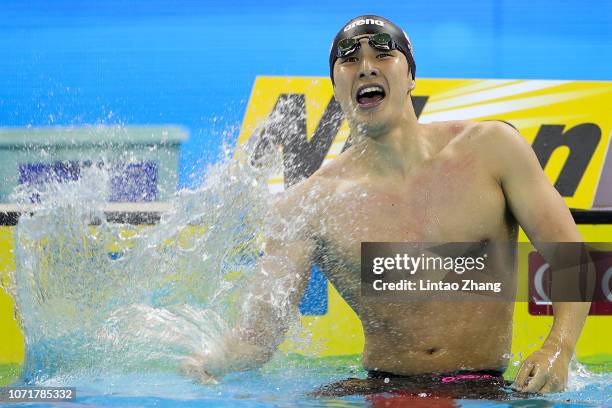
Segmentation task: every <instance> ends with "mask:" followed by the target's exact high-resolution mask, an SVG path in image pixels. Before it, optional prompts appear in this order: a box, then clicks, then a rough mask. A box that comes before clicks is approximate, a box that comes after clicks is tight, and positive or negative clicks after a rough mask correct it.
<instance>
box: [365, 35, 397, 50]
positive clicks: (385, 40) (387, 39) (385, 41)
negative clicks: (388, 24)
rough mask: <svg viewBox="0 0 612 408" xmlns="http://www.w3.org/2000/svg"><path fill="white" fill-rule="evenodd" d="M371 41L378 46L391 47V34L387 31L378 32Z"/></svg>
mask: <svg viewBox="0 0 612 408" xmlns="http://www.w3.org/2000/svg"><path fill="white" fill-rule="evenodd" d="M370 42H371V43H372V44H374V45H378V46H387V47H389V48H391V43H392V41H391V35H390V34H387V33H378V34H374V35H373V36H372V37H370Z"/></svg>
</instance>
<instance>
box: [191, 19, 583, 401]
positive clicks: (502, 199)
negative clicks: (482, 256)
mask: <svg viewBox="0 0 612 408" xmlns="http://www.w3.org/2000/svg"><path fill="white" fill-rule="evenodd" d="M329 67H330V76H331V79H332V83H333V87H334V88H333V89H334V97H335V99H336V101H337V102H338V103H339V104H340V106H341V108H342V111H343V113H344V115H345V117H346V119H347V120H348V123H349V127H350V140H351V142H352V143H351V146H350V148H348V149H347V150H346V151H344V152H343V153H342V154H341V155H339V156H338V157H337V158H336V159H335V160H333V161H332V162H330V163H329V164H328V165H326V166H324V167H322V168H320V169H319V170H318V171H316V172H315V173H314V174H313V175H312V176H311V177H309V178H308V179H306V180H304V181H302V182H301V183H299V184H297V185H295V186H293V187H291V188H289V189H288V190H287V191H286V192H285V193H284V194H283V195H282V196H281V197H279V199H278V203H277V205H276V207H275V210H274V212H275V214H276V216H277V217H281V218H285V219H287V220H292V219H298V218H299V219H301V220H304V218H306V221H305V223H304V225H305V227H304V228H301V229H300V231H299V234H295V236H293V237H292V238H291V239H285V240H276V241H275V240H273V239H270V240H269V242H268V243H267V244H266V248H265V256H263V257H262V260H261V266H262V270H265V272H266V275H267V276H268V279H272V280H275V281H285V282H287V285H286V289H287V293H289V299H288V302H289V304H290V305H291V306H292V307H294V308H297V305H298V304H299V300H300V298H301V295H302V293H303V291H304V288H305V287H306V284H307V281H308V277H309V273H310V267H311V264H312V262H313V261H316V262H317V264H318V265H319V266H320V267H321V269H322V270H323V272H324V273H325V274H326V276H327V277H328V278H329V279H330V281H331V282H332V283H333V284H334V285H335V287H336V288H337V289H338V291H339V292H340V294H341V295H342V296H343V298H344V299H345V300H346V301H347V303H348V304H349V305H350V306H351V307H352V309H353V310H354V311H355V313H356V314H357V315H358V316H359V318H360V320H361V322H362V324H363V330H364V334H365V348H364V351H363V365H364V367H365V368H366V370H368V372H369V377H370V378H372V379H377V378H380V376H381V375H383V376H388V377H389V376H391V377H393V378H394V380H393V382H397V378H398V377H402V376H403V377H406V378H414V376H418V378H426V377H427V375H428V374H431V378H434V379H440V378H459V379H460V380H461V381H478V380H479V379H486V382H487V384H497V382H496V381H498V380H499V379H501V378H502V377H501V375H502V373H503V372H504V371H505V369H506V368H507V366H508V363H509V358H510V357H509V356H510V350H511V337H512V321H513V309H514V304H513V303H512V302H501V301H500V302H485V304H482V303H468V302H465V303H459V302H422V301H421V302H401V303H397V302H396V303H393V302H389V301H382V300H379V299H376V298H367V299H366V298H365V297H361V292H360V267H359V265H360V243H361V242H391V241H393V242H451V241H452V242H481V241H487V240H488V241H495V242H516V240H517V234H518V226H519V225H520V226H521V227H522V228H523V230H524V231H525V232H526V234H527V236H528V237H529V238H530V240H531V242H582V237H581V236H580V233H579V232H578V229H577V227H576V225H575V223H574V221H573V219H572V216H571V214H570V211H569V209H568V208H567V206H566V205H565V202H564V200H563V198H562V197H561V196H560V195H559V194H558V192H557V191H556V190H555V188H554V187H553V186H552V185H551V184H550V182H549V181H548V179H547V177H546V176H545V174H544V172H543V171H542V168H541V167H540V164H539V162H538V159H537V157H536V155H535V154H534V152H533V150H532V148H531V146H530V145H529V144H528V143H527V142H526V141H525V139H524V138H523V137H521V135H520V134H519V133H518V132H517V131H516V130H515V129H514V128H512V127H511V126H509V125H508V124H505V123H503V122H499V121H487V122H479V123H478V122H470V121H448V122H437V123H430V124H421V123H419V122H418V120H417V116H416V114H415V109H414V107H413V104H412V100H411V97H410V96H411V92H412V91H413V90H414V89H415V86H416V80H415V74H416V64H415V60H414V57H413V48H412V44H411V42H410V40H409V38H408V36H407V35H406V34H405V33H404V31H402V29H401V28H399V27H398V26H396V25H395V24H393V23H392V22H391V21H389V20H387V19H385V18H382V17H379V16H371V15H368V16H360V17H357V18H354V19H352V20H351V21H349V22H348V23H347V24H346V25H345V26H344V27H343V28H342V29H341V30H340V31H339V33H338V34H337V35H336V37H335V39H334V40H333V43H332V47H331V50H330V57H329ZM305 207H308V211H303V210H302V208H305ZM536 247H537V245H536ZM277 259H286V262H284V263H282V264H279V263H278V262H276V261H275V260H277ZM289 271H291V272H289ZM509 273H515V271H509ZM261 282H264V281H263V280H261ZM258 285H259V286H258V287H257V288H255V289H254V292H253V293H254V295H253V296H252V297H251V299H252V300H251V304H250V306H249V307H250V310H253V311H255V315H254V316H253V315H252V316H251V317H250V319H249V321H247V320H245V321H244V322H242V324H241V325H240V326H239V327H237V328H236V329H235V331H234V332H233V334H232V335H231V336H229V337H228V339H226V342H225V343H224V347H223V350H213V351H209V352H208V353H200V354H197V355H194V356H193V357H192V358H191V359H190V360H189V361H188V362H186V364H185V365H184V367H183V368H184V371H185V372H187V373H188V374H190V375H192V376H195V377H197V378H199V379H200V380H201V381H203V382H207V381H214V378H216V377H218V376H220V375H223V374H224V373H226V372H228V371H234V370H246V369H250V368H254V367H257V366H258V365H261V364H263V363H264V362H266V361H267V360H268V359H269V358H270V357H271V356H272V354H273V352H274V350H275V348H276V347H277V346H278V344H279V343H280V342H281V341H282V338H283V334H284V331H286V330H287V326H288V324H287V322H286V319H282V318H274V317H273V316H277V315H278V313H275V311H274V306H273V304H272V303H273V302H271V301H270V300H269V299H270V298H271V294H269V293H267V292H266V291H267V290H269V285H266V284H264V283H258ZM589 306H590V304H589V303H586V302H584V303H578V302H573V303H570V302H555V303H554V304H553V308H554V314H555V318H554V324H553V326H552V328H551V331H550V333H549V335H548V337H547V338H546V340H545V341H544V343H543V345H542V347H541V348H540V349H539V350H537V351H536V352H535V353H533V354H532V355H531V356H529V357H528V358H527V359H526V360H525V361H523V362H522V365H521V367H520V370H519V372H518V375H517V376H516V379H515V381H514V383H513V388H514V389H515V390H517V391H521V392H525V393H531V392H538V393H548V392H556V391H561V390H563V389H564V387H565V386H566V383H567V377H568V364H569V362H570V358H571V357H572V354H573V353H574V348H575V346H576V342H577V340H578V337H579V335H580V332H581V330H582V327H583V325H584V322H585V319H586V316H587V314H588V310H589ZM286 314H287V313H285V315H286ZM534 341H535V339H534ZM381 373H382V374H381ZM445 373H447V374H448V375H445ZM453 373H461V376H463V377H461V376H460V377H457V376H456V375H454V374H453ZM424 376H425V377H424ZM466 376H467V377H466ZM492 377H495V378H492ZM441 381H442V380H440V382H441ZM502 382H503V381H502ZM453 384H454V383H453ZM336 388H338V387H336ZM339 388H342V386H341V385H340V386H339ZM366 388H367V387H366ZM326 389H327V390H330V389H332V390H333V389H335V388H334V387H328V388H326ZM345 391H346V390H345ZM337 394H342V390H340V391H337Z"/></svg>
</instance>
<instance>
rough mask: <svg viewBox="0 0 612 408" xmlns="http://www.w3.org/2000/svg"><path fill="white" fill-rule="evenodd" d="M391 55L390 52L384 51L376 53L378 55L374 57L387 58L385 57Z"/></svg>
mask: <svg viewBox="0 0 612 408" xmlns="http://www.w3.org/2000/svg"><path fill="white" fill-rule="evenodd" d="M392 56H393V55H391V54H386V53H384V52H381V53H380V54H378V55H377V56H376V58H378V59H384V58H387V57H392Z"/></svg>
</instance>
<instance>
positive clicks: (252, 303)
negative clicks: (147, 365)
mask: <svg viewBox="0 0 612 408" xmlns="http://www.w3.org/2000/svg"><path fill="white" fill-rule="evenodd" d="M285 194H286V195H284V196H283V197H280V198H279V200H278V201H277V202H276V203H275V205H274V206H273V207H272V208H271V209H270V211H269V214H268V217H267V218H268V220H269V221H270V222H268V223H267V226H268V228H267V230H266V231H262V232H263V234H264V235H265V239H264V240H263V241H264V242H263V247H262V252H263V255H262V257H261V258H260V260H259V264H258V272H257V273H256V275H255V276H254V277H253V280H252V283H251V287H250V288H249V289H248V290H247V291H246V293H247V296H246V298H245V299H243V304H242V313H241V318H240V320H239V322H238V324H237V326H236V327H235V328H234V329H233V330H232V331H231V332H230V333H229V334H228V335H227V336H226V337H225V338H224V339H222V341H221V342H220V344H221V346H220V347H217V348H216V349H213V350H206V351H203V352H201V353H196V354H194V355H192V356H190V357H189V358H188V359H187V361H186V362H185V364H183V366H182V371H183V373H184V374H186V375H188V376H191V377H193V378H195V379H197V380H198V381H200V382H204V383H205V382H215V380H214V379H215V378H217V377H219V376H222V375H224V374H226V373H228V372H234V371H242V370H249V369H252V368H256V367H258V366H261V365H262V364H264V363H265V362H267V361H268V360H269V359H270V357H271V356H272V355H273V354H274V352H275V350H276V348H277V347H278V345H279V344H280V343H281V342H282V340H283V337H284V334H285V332H286V331H287V329H288V328H289V325H290V322H291V320H292V319H293V318H294V317H296V315H297V305H298V303H299V301H300V299H301V296H302V293H303V292H304V289H305V287H306V285H307V282H308V277H309V272H310V266H311V259H312V255H313V251H314V244H313V241H312V239H311V238H310V236H309V229H308V228H307V223H305V222H304V217H303V216H300V214H299V213H298V212H299V211H300V206H299V205H298V204H299V201H300V200H301V199H302V197H300V195H299V194H300V190H298V189H296V190H293V191H292V192H290V193H285Z"/></svg>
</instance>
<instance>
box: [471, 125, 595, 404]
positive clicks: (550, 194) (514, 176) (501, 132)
mask: <svg viewBox="0 0 612 408" xmlns="http://www.w3.org/2000/svg"><path fill="white" fill-rule="evenodd" d="M483 125H484V126H486V131H485V133H486V135H487V139H488V141H489V143H490V147H489V148H490V149H491V157H493V158H494V162H495V167H494V168H495V172H496V176H497V177H498V180H499V181H500V183H501V186H502V189H503V191H504V195H505V197H506V201H507V203H508V205H509V207H510V210H511V211H512V213H513V215H514V217H515V218H516V219H517V221H518V223H519V224H520V226H521V227H522V228H523V230H524V231H525V233H526V234H527V236H528V237H529V240H530V241H531V242H532V243H533V244H534V245H535V247H536V248H537V249H538V250H539V251H540V252H541V253H542V255H543V256H544V258H545V259H546V260H547V261H548V262H549V263H550V264H551V266H552V268H553V273H554V269H555V268H554V260H553V259H552V254H550V253H547V252H549V251H547V250H548V249H549V248H550V247H549V246H542V245H538V244H539V243H545V242H582V237H581V235H580V233H579V231H578V228H577V227H576V224H575V223H574V220H573V218H572V215H571V213H570V211H569V209H568V208H567V205H566V204H565V201H564V200H563V198H562V197H561V196H560V195H559V193H558V192H557V190H556V189H555V188H554V187H553V186H552V185H551V183H550V181H549V180H548V178H547V177H546V175H545V174H544V172H543V170H542V168H541V166H540V164H539V162H538V159H537V157H536V155H535V153H534V151H533V149H532V148H531V146H530V145H529V144H528V143H527V141H526V140H525V139H523V137H522V136H521V135H520V134H518V132H516V131H515V130H514V129H512V128H511V127H510V126H508V125H506V124H503V123H499V122H493V123H486V124H483ZM589 308H590V303H588V302H553V310H554V315H555V316H554V323H553V327H552V329H551V331H550V333H549V335H548V337H547V339H546V341H545V342H544V344H543V346H542V348H541V349H540V350H538V351H537V352H535V353H534V354H532V355H531V356H530V357H529V358H528V359H527V360H525V361H524V362H523V364H522V366H521V368H520V370H519V372H518V374H517V376H516V379H515V382H514V388H516V389H518V390H521V391H525V392H555V391H560V390H562V389H563V388H564V387H565V385H566V383H567V371H568V365H569V361H570V359H571V356H572V355H573V353H574V349H575V347H576V342H577V341H578V338H579V336H580V333H581V331H582V328H583V326H584V322H585V319H586V316H587V315H588V311H589Z"/></svg>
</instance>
